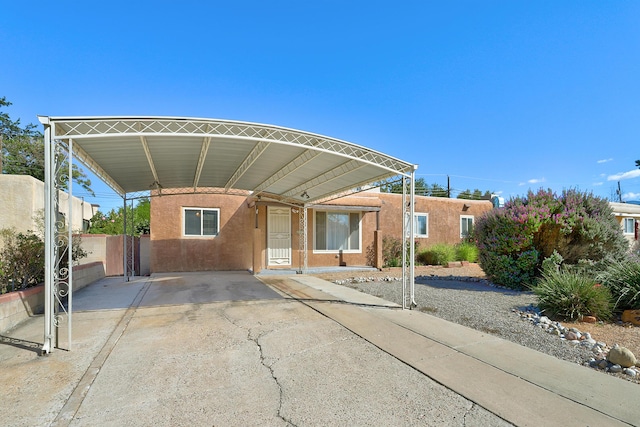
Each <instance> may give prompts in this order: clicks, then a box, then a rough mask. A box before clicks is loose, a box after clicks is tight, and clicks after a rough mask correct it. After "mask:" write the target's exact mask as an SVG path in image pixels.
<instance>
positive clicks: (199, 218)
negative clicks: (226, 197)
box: [182, 208, 220, 237]
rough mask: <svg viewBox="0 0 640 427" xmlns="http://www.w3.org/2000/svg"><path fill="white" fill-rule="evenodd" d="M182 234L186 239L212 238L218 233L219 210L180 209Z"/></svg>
mask: <svg viewBox="0 0 640 427" xmlns="http://www.w3.org/2000/svg"><path fill="white" fill-rule="evenodd" d="M182 218H183V228H182V233H183V235H184V236H188V237H213V236H217V235H218V232H219V231H220V209H217V208H216V209H209V208H182Z"/></svg>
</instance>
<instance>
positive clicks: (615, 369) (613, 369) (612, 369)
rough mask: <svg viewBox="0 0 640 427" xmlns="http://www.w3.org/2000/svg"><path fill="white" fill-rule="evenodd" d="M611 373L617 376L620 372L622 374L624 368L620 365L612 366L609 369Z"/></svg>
mask: <svg viewBox="0 0 640 427" xmlns="http://www.w3.org/2000/svg"><path fill="white" fill-rule="evenodd" d="M609 372H612V373H614V374H617V373H618V372H622V366H620V365H617V364H615V365H611V367H610V368H609Z"/></svg>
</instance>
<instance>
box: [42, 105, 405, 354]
mask: <svg viewBox="0 0 640 427" xmlns="http://www.w3.org/2000/svg"><path fill="white" fill-rule="evenodd" d="M39 120H40V122H41V123H42V124H43V125H44V127H45V169H46V170H45V193H46V194H45V198H46V200H45V234H46V236H45V249H46V254H45V256H46V266H45V270H46V272H45V273H46V276H45V277H46V279H45V288H46V289H45V292H46V296H45V298H46V301H45V346H44V348H43V351H44V352H48V351H51V349H52V348H53V347H54V345H53V342H52V341H51V339H52V335H53V328H55V326H56V325H55V324H56V319H55V317H56V315H55V314H54V313H56V309H55V307H54V305H55V304H56V301H58V303H59V293H60V289H61V287H60V286H58V285H60V284H61V283H62V282H64V281H65V280H68V281H69V282H71V279H72V277H71V275H72V272H71V271H68V272H67V271H65V270H64V269H62V268H60V265H61V264H60V261H59V259H58V258H59V256H58V254H57V251H58V245H57V244H56V242H58V241H59V240H60V236H61V235H62V234H64V233H61V232H60V230H59V227H57V226H56V221H57V220H56V215H57V204H58V196H57V194H58V191H57V190H58V189H59V188H62V187H64V186H65V185H66V186H67V187H68V188H69V189H70V190H71V188H72V183H71V182H70V181H68V182H67V183H65V184H64V185H61V182H60V179H61V178H66V179H68V177H69V176H71V173H70V171H71V169H69V171H61V170H60V168H61V165H62V164H64V162H62V161H61V159H63V158H67V159H68V160H69V162H68V163H69V168H71V166H72V163H73V158H76V159H78V160H79V161H80V162H81V163H82V164H83V165H85V166H86V167H87V168H88V169H90V170H91V171H92V172H93V173H94V174H95V175H96V176H98V177H99V178H100V179H102V180H103V181H104V182H105V183H106V184H107V185H109V186H110V187H111V188H112V189H113V190H114V191H115V192H116V193H118V194H119V195H120V196H122V197H123V198H124V199H125V200H126V199H127V198H135V197H140V196H142V195H148V194H149V192H150V191H153V190H157V191H159V192H160V193H163V194H165V193H171V192H174V191H180V192H185V191H189V192H194V193H198V192H211V191H212V189H215V190H214V191H216V192H222V193H225V192H227V193H233V192H237V191H238V190H242V191H248V192H250V194H252V195H253V196H264V197H268V198H271V199H274V200H278V201H281V202H284V203H289V204H295V205H300V206H302V207H306V206H308V205H311V204H318V203H322V202H324V201H327V200H331V199H335V198H338V197H341V196H345V195H348V194H352V193H355V192H359V191H362V190H363V189H365V188H367V186H368V185H371V184H374V183H378V182H381V181H385V180H387V179H391V178H394V177H396V178H402V180H403V188H404V189H405V191H404V192H403V193H404V195H405V197H406V196H407V192H408V193H410V194H409V197H411V200H410V201H408V203H407V201H406V200H405V202H404V203H403V204H404V210H405V211H406V212H405V214H406V215H407V217H408V218H412V217H413V191H411V189H412V188H413V185H412V183H413V181H414V176H415V170H416V168H417V166H416V165H414V164H412V163H408V162H405V161H402V160H399V159H396V158H394V157H391V156H388V155H386V154H383V153H380V152H378V151H374V150H371V149H368V148H366V147H363V146H360V145H356V144H353V143H350V142H346V141H342V140H339V139H335V138H330V137H327V136H323V135H319V134H314V133H310V132H304V131H300V130H294V129H288V128H284V127H279V126H273V125H266V124H258V123H248V122H240V121H231V120H218V119H201V118H186V117H50V116H39ZM69 199H71V198H69ZM305 211H306V209H305ZM70 215H71V207H70ZM409 215H411V216H409ZM305 218H306V215H305ZM67 222H68V223H71V221H70V218H68V219H67ZM403 223H404V224H405V225H406V227H407V230H406V231H407V232H406V233H403V237H404V239H405V240H407V239H411V240H409V241H413V221H403ZM304 231H305V235H306V227H305V229H304ZM66 233H67V235H66V237H65V238H66V239H68V240H67V241H71V239H72V237H71V230H67V231H66ZM305 243H306V239H305ZM403 246H404V247H405V248H406V246H407V245H403ZM408 246H409V247H410V250H411V252H413V245H408ZM412 255H413V254H412ZM68 257H69V264H68V265H71V259H70V258H71V254H68ZM403 258H404V259H406V258H409V260H410V261H409V266H410V270H411V272H410V276H411V280H410V282H411V289H413V268H412V267H413V265H412V264H413V262H412V260H413V256H411V257H403ZM63 276H64V277H63ZM403 287H404V288H405V289H406V280H403ZM411 294H412V295H411V302H413V292H411ZM70 296H71V295H69V297H70ZM70 301H71V299H70V298H69V305H70ZM69 313H70V307H69ZM70 324H71V322H70V320H69V325H70ZM47 325H49V326H47ZM70 336H71V331H70V330H69V344H70V343H71V338H70Z"/></svg>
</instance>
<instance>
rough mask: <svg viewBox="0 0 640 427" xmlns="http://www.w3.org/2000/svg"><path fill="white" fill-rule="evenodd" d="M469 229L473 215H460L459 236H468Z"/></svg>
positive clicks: (470, 228) (471, 228)
mask: <svg viewBox="0 0 640 427" xmlns="http://www.w3.org/2000/svg"><path fill="white" fill-rule="evenodd" d="M471 230H473V216H470V215H460V238H462V239H463V238H465V237H469V233H471Z"/></svg>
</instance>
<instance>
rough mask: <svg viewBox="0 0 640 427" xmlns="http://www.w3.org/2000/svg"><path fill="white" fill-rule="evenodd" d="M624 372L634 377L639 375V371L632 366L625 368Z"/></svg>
mask: <svg viewBox="0 0 640 427" xmlns="http://www.w3.org/2000/svg"><path fill="white" fill-rule="evenodd" d="M623 372H624V373H625V374H626V375H629V376H630V377H632V378H635V377H636V375H638V372H637V371H636V370H635V369H631V368H624V371H623Z"/></svg>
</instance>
